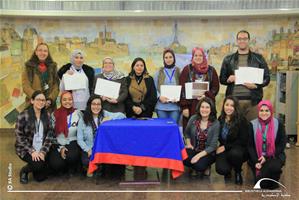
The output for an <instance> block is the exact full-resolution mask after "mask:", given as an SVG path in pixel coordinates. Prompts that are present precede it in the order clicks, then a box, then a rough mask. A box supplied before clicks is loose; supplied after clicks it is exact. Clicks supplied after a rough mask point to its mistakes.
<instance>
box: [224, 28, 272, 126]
mask: <svg viewBox="0 0 299 200" xmlns="http://www.w3.org/2000/svg"><path fill="white" fill-rule="evenodd" d="M249 41H250V34H249V32H248V31H246V30H241V31H239V32H238V33H237V37H236V42H237V45H238V50H237V52H235V53H233V54H230V55H227V56H226V57H225V58H224V59H223V62H222V66H221V70H220V83H221V84H223V85H226V86H227V88H226V94H225V95H226V96H228V95H232V96H235V97H237V98H238V99H239V104H240V108H241V111H242V112H243V114H244V116H245V117H246V119H247V120H249V121H251V120H253V119H255V118H256V117H257V104H258V103H259V102H260V101H261V100H262V98H263V87H265V86H267V85H268V84H269V82H270V74H269V68H268V65H267V63H266V61H265V59H264V57H263V56H262V55H260V54H258V53H255V52H252V51H251V50H250V49H249ZM239 67H256V68H260V69H264V78H263V83H262V84H254V83H244V84H242V85H235V70H237V69H239Z"/></svg>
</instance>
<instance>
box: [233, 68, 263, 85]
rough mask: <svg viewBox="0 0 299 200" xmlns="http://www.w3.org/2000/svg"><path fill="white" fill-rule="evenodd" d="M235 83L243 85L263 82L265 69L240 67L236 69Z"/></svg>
mask: <svg viewBox="0 0 299 200" xmlns="http://www.w3.org/2000/svg"><path fill="white" fill-rule="evenodd" d="M235 76H236V80H235V84H236V85H241V84H244V83H256V84H262V83H263V81H264V69H260V68H256V67H239V69H237V70H235Z"/></svg>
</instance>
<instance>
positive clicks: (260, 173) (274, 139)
mask: <svg viewBox="0 0 299 200" xmlns="http://www.w3.org/2000/svg"><path fill="white" fill-rule="evenodd" d="M273 114H274V113H273V107H272V104H271V102H270V101H269V100H262V101H260V103H259V104H258V118H257V119H254V120H252V121H251V130H250V132H249V140H248V152H249V164H250V166H251V168H252V170H253V173H254V177H255V181H258V180H260V179H262V178H270V179H273V180H275V181H279V178H280V175H281V173H282V167H283V165H284V163H285V160H286V155H285V152H284V150H285V146H286V139H287V137H286V134H285V128H284V125H283V124H282V123H281V122H279V121H278V120H277V119H276V118H274V117H273ZM260 186H261V188H267V189H275V188H277V187H278V184H277V183H276V182H274V181H272V180H263V181H262V182H261V183H260Z"/></svg>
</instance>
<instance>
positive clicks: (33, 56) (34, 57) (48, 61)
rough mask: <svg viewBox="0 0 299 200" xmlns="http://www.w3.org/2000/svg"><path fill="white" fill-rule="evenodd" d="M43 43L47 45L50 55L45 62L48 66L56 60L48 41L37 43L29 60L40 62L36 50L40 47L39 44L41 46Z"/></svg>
mask: <svg viewBox="0 0 299 200" xmlns="http://www.w3.org/2000/svg"><path fill="white" fill-rule="evenodd" d="M41 45H44V46H46V47H47V48H48V57H47V58H46V60H45V64H46V65H47V66H49V65H50V64H52V63H54V61H53V59H52V56H51V54H50V49H49V46H48V45H47V44H46V43H44V42H41V43H39V44H38V45H36V47H35V49H34V51H33V53H32V55H31V57H30V59H29V60H28V61H27V62H30V63H36V64H38V63H39V62H40V61H39V59H38V57H37V55H36V54H35V51H36V50H37V48H38V47H39V46H41Z"/></svg>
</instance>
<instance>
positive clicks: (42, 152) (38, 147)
mask: <svg viewBox="0 0 299 200" xmlns="http://www.w3.org/2000/svg"><path fill="white" fill-rule="evenodd" d="M45 105H46V97H45V95H44V94H43V93H42V92H41V91H38V90H37V91H35V92H33V94H32V97H31V106H29V107H28V108H27V109H26V110H24V111H23V112H21V113H20V114H19V116H18V119H17V121H16V129H15V133H16V143H15V147H16V153H17V155H18V156H19V157H20V158H21V159H22V160H23V161H25V162H26V163H27V165H26V166H24V167H23V168H22V169H21V171H20V182H21V183H22V184H27V183H28V173H30V172H32V174H33V178H34V179H35V180H36V181H43V180H45V179H46V178H47V161H48V158H47V156H48V152H49V149H50V147H51V142H52V139H51V138H52V137H53V129H52V126H51V123H50V118H49V116H48V113H47V111H46V110H45Z"/></svg>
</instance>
